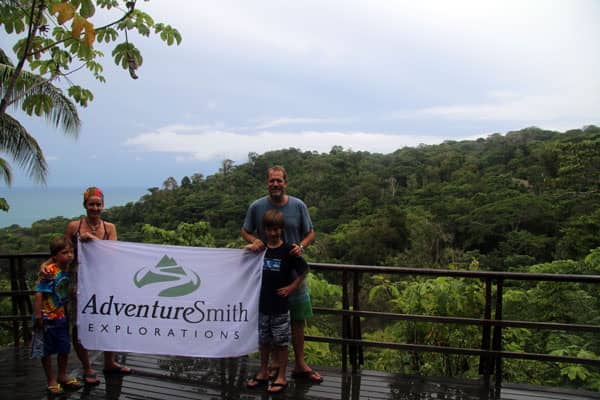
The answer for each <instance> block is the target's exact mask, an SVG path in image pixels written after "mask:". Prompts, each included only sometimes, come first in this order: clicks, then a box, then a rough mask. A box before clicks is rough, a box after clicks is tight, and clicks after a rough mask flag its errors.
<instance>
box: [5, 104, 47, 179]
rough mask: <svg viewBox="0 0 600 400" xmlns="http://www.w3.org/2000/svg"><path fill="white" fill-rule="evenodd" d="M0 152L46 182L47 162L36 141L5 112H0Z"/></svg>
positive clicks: (36, 177) (32, 176) (31, 175)
mask: <svg viewBox="0 0 600 400" xmlns="http://www.w3.org/2000/svg"><path fill="white" fill-rule="evenodd" d="M0 152H3V153H6V154H8V155H9V156H10V157H12V159H13V160H14V161H15V163H17V165H19V166H20V167H21V168H23V169H25V171H26V172H27V173H28V174H29V176H30V177H31V178H32V179H33V180H35V181H37V182H41V183H45V182H46V175H47V173H48V164H47V163H46V159H45V158H44V153H43V152H42V149H41V148H40V146H39V144H38V142H37V141H36V140H35V138H34V137H33V136H31V135H30V134H29V132H27V130H26V129H25V128H24V127H23V125H21V124H20V123H19V121H17V120H16V119H14V118H13V117H11V116H10V115H8V114H7V113H4V114H0Z"/></svg>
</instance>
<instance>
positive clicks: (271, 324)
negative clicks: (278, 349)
mask: <svg viewBox="0 0 600 400" xmlns="http://www.w3.org/2000/svg"><path fill="white" fill-rule="evenodd" d="M290 335H291V330H290V315H289V313H285V314H273V315H268V314H263V313H258V343H259V344H260V345H270V344H272V345H274V346H287V345H289V344H290Z"/></svg>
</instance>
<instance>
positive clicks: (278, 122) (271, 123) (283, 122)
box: [255, 117, 351, 130]
mask: <svg viewBox="0 0 600 400" xmlns="http://www.w3.org/2000/svg"><path fill="white" fill-rule="evenodd" d="M350 120H351V119H350V118H300V117H281V118H274V119H271V120H266V121H262V122H259V123H258V125H257V126H256V127H255V129H258V130H260V129H269V128H277V127H280V126H289V125H316V124H334V123H340V122H349V121H350Z"/></svg>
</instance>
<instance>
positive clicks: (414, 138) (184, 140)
mask: <svg viewBox="0 0 600 400" xmlns="http://www.w3.org/2000/svg"><path fill="white" fill-rule="evenodd" d="M192 130H194V128H192V127H182V126H178V127H177V128H175V129H174V128H173V127H170V128H162V129H160V130H159V131H157V132H148V133H141V134H139V135H137V136H135V137H132V138H129V139H128V140H127V141H126V142H125V145H127V146H130V147H132V148H133V149H134V150H136V151H143V152H159V153H174V154H175V159H176V161H177V162H180V163H182V162H191V161H214V160H223V159H225V158H229V159H232V160H235V161H237V162H244V161H246V159H247V156H248V153H250V152H256V153H259V154H262V153H264V152H266V151H269V150H274V149H285V148H290V147H293V148H298V149H300V150H303V151H317V152H320V153H323V152H329V151H330V150H331V148H332V147H333V146H342V147H344V149H351V150H354V151H369V152H372V153H390V152H393V151H395V150H397V149H399V148H402V147H405V146H415V145H418V144H436V143H441V142H443V141H444V140H445V139H446V138H444V137H441V136H428V135H411V134H384V133H378V132H334V131H298V132H292V131H289V132H270V131H263V132H259V133H256V134H243V133H238V132H233V131H219V130H207V131H200V130H198V131H197V132H196V133H192V132H191V131H192Z"/></svg>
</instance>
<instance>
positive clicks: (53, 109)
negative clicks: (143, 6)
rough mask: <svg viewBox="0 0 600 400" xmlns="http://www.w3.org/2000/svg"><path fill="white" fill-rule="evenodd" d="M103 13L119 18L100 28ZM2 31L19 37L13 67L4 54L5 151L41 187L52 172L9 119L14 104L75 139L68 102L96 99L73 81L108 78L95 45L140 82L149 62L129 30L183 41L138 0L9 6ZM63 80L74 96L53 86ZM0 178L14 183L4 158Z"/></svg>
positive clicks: (16, 0)
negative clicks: (86, 75) (76, 76)
mask: <svg viewBox="0 0 600 400" xmlns="http://www.w3.org/2000/svg"><path fill="white" fill-rule="evenodd" d="M97 8H99V9H102V13H101V14H102V15H100V17H101V18H107V17H108V18H110V16H112V15H115V14H118V16H117V17H116V18H115V20H113V21H112V22H110V23H108V24H106V25H103V26H100V27H97V26H95V25H94V20H93V17H94V16H96V9H97ZM0 25H2V27H3V28H4V31H5V32H6V34H7V35H9V36H10V37H11V38H13V39H14V41H13V46H12V50H13V52H14V54H15V56H16V58H17V63H16V65H13V64H12V62H11V61H10V59H9V57H8V56H7V55H6V53H5V51H4V50H3V49H1V51H0V95H1V96H2V97H1V98H0V153H7V154H8V155H9V157H11V158H12V159H13V160H14V162H16V163H17V165H19V166H20V167H24V168H25V169H26V170H27V171H28V172H29V174H30V176H32V177H33V178H34V179H35V180H37V181H40V182H44V181H45V178H46V170H47V166H46V161H45V159H44V155H43V151H42V149H41V148H40V147H39V145H38V143H37V141H36V140H35V139H34V137H33V135H31V134H30V133H29V132H27V131H26V129H25V128H24V127H23V126H22V125H21V124H20V123H19V121H17V119H15V118H14V117H13V116H11V115H9V114H8V113H7V109H8V107H9V106H15V107H20V108H21V109H22V110H23V111H24V112H25V113H26V114H27V115H29V116H36V117H42V116H43V117H45V118H47V119H48V120H50V121H51V122H52V123H53V124H54V125H55V126H56V127H58V128H60V129H62V130H64V131H65V133H67V134H73V135H75V136H76V134H77V132H78V129H79V118H78V116H77V109H76V107H75V105H74V103H73V102H72V101H70V100H69V99H68V97H70V98H71V99H73V101H74V102H75V103H77V104H79V105H80V106H81V107H86V106H87V105H88V102H89V101H91V100H93V94H92V92H90V91H89V90H88V89H85V88H83V87H81V86H79V85H77V84H75V83H73V78H72V76H71V75H72V74H73V73H74V72H76V71H78V70H79V69H81V68H86V69H87V70H88V71H89V72H90V73H91V74H92V75H93V76H94V77H95V78H96V79H97V80H99V81H101V82H105V80H106V79H105V78H104V76H103V75H102V72H103V67H102V64H101V63H100V59H101V58H102V57H103V55H104V54H103V53H102V52H101V51H99V50H97V49H94V43H97V42H104V43H112V44H113V47H112V48H113V51H112V56H113V59H114V61H115V63H116V64H117V65H120V66H121V67H123V68H124V69H126V70H128V71H129V73H130V75H131V77H132V78H134V79H136V78H137V75H136V70H137V69H138V67H139V66H141V65H142V62H143V58H142V55H141V53H140V51H139V50H138V49H137V47H136V46H135V45H134V44H133V43H132V42H130V41H129V38H128V32H132V31H136V32H137V33H139V34H140V35H141V36H149V35H150V34H151V33H154V34H156V35H158V36H159V38H160V39H161V40H162V41H164V42H166V43H167V44H168V45H172V44H174V43H177V44H179V43H180V42H181V35H180V34H179V32H178V31H177V30H176V29H174V28H173V27H171V26H170V25H165V24H163V23H158V22H155V21H154V20H153V19H152V17H151V16H150V15H148V14H147V13H145V12H143V11H141V10H139V9H138V8H137V1H136V0H126V1H123V0H95V1H93V0H69V1H60V0H5V1H3V2H2V4H0ZM26 68H28V69H26ZM60 78H67V79H62V80H61V82H67V85H68V87H67V93H68V97H67V96H65V95H64V94H63V93H62V90H61V89H59V88H58V87H57V86H55V84H56V83H57V82H58V80H59V79H60ZM0 178H2V179H3V180H4V181H5V182H6V183H7V184H9V183H10V181H11V170H10V166H9V164H8V162H7V161H6V160H4V159H0ZM4 203H5V202H4ZM0 205H2V204H0ZM2 208H6V206H3V205H2Z"/></svg>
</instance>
